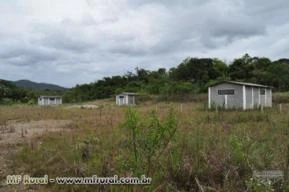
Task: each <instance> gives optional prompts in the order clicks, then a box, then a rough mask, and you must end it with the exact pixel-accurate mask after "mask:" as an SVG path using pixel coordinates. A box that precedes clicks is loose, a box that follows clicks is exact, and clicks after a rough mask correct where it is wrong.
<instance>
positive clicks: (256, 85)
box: [212, 81, 273, 89]
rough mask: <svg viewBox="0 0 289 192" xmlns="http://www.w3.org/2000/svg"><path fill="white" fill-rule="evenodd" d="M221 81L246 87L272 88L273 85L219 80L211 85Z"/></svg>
mask: <svg viewBox="0 0 289 192" xmlns="http://www.w3.org/2000/svg"><path fill="white" fill-rule="evenodd" d="M222 83H230V84H235V85H245V86H248V87H262V88H270V89H272V88H273V87H271V86H267V85H261V84H255V83H246V82H239V81H221V82H218V83H215V84H214V85H212V86H216V85H219V84H222Z"/></svg>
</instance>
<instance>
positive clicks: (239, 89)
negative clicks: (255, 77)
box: [208, 81, 272, 110]
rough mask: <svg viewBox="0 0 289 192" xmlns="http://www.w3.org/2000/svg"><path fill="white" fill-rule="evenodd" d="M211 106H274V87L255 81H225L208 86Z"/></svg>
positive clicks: (242, 107) (251, 107) (247, 107)
mask: <svg viewBox="0 0 289 192" xmlns="http://www.w3.org/2000/svg"><path fill="white" fill-rule="evenodd" d="M208 105H209V108H213V107H223V108H225V109H227V108H241V109H244V110H246V109H253V108H258V107H272V87H270V86H266V85H260V84H254V83H244V82H237V81H223V82H219V83H216V84H214V85H213V86H211V87H209V88H208Z"/></svg>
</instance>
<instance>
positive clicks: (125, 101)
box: [115, 92, 136, 105]
mask: <svg viewBox="0 0 289 192" xmlns="http://www.w3.org/2000/svg"><path fill="white" fill-rule="evenodd" d="M135 96H136V94H135V93H126V92H125V93H121V94H118V95H116V97H115V102H116V104H117V105H135Z"/></svg>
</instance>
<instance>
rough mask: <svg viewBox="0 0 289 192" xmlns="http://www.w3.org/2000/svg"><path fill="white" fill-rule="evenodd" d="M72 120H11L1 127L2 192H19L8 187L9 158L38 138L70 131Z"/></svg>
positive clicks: (0, 188) (0, 181)
mask: <svg viewBox="0 0 289 192" xmlns="http://www.w3.org/2000/svg"><path fill="white" fill-rule="evenodd" d="M70 124H71V121H70V120H41V121H30V122H21V120H11V121H8V122H7V123H6V125H1V126H0V192H1V191H18V190H17V189H13V186H11V187H8V186H7V185H6V176H7V175H8V174H11V173H10V171H9V166H8V165H9V161H8V159H9V156H11V155H12V154H14V153H15V152H16V151H17V150H18V149H19V148H20V147H21V146H22V145H23V144H24V143H28V142H30V141H31V140H33V139H34V138H36V137H41V136H42V135H47V134H49V133H51V132H60V131H66V130H69V129H68V127H70Z"/></svg>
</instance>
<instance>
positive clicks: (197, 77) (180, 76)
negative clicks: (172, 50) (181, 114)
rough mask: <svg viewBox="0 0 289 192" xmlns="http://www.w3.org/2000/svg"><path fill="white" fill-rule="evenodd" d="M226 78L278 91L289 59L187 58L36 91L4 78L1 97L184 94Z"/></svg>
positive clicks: (287, 81) (288, 72)
mask: <svg viewBox="0 0 289 192" xmlns="http://www.w3.org/2000/svg"><path fill="white" fill-rule="evenodd" d="M222 80H234V81H245V82H251V83H258V84H264V85H269V86H272V87H274V91H278V92H283V91H289V59H278V60H275V61H271V60H270V59H269V58H266V57H251V56H250V55H248V54H245V55H244V56H242V57H241V58H236V59H234V60H233V61H232V62H231V63H226V62H224V61H222V60H220V59H217V58H190V57H189V58H186V59H185V60H184V61H182V62H181V63H180V64H179V65H178V66H176V67H172V68H170V69H165V68H159V69H156V70H147V69H143V68H136V69H135V71H134V72H127V73H126V74H124V75H118V76H111V77H104V78H103V79H100V80H97V81H95V82H92V83H89V84H82V85H76V86H75V87H73V88H71V89H67V90H66V89H65V90H63V91H59V90H57V91H55V90H45V91H41V92H40V91H35V90H33V89H30V90H27V89H24V88H19V87H17V86H16V85H14V84H13V83H10V82H8V81H4V80H2V81H0V101H1V102H2V103H3V101H6V100H9V101H12V102H32V101H34V102H35V101H36V98H37V96H39V95H40V94H53V95H55V94H56V95H62V96H63V97H64V102H67V103H73V102H83V101H90V100H95V99H103V98H110V97H112V96H113V95H115V94H117V93H120V92H137V93H140V94H143V95H159V96H164V97H169V96H172V95H174V96H180V97H181V96H184V95H189V94H197V93H204V92H206V90H207V87H208V86H210V85H211V84H213V83H216V82H218V81H222Z"/></svg>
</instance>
